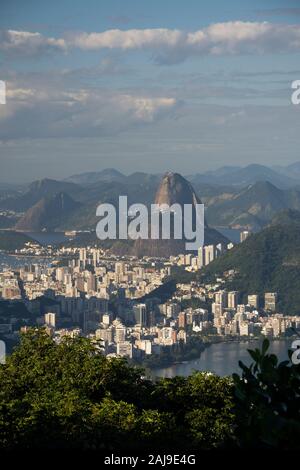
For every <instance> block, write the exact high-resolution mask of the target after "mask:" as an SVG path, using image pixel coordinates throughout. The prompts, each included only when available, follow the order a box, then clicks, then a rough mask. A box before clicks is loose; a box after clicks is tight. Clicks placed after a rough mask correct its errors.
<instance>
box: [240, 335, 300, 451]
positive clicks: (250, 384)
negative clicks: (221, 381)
mask: <svg viewBox="0 0 300 470" xmlns="http://www.w3.org/2000/svg"><path fill="white" fill-rule="evenodd" d="M268 348H269V341H268V340H267V339H265V340H264V342H263V345H262V349H261V351H260V350H259V349H255V350H254V351H251V350H250V351H249V354H250V355H251V357H252V359H253V360H254V362H253V363H252V364H251V365H250V367H247V366H246V365H245V364H243V363H242V362H240V363H239V365H240V367H241V369H242V376H241V377H240V376H239V375H237V374H234V375H233V379H234V383H235V402H236V410H235V414H236V419H237V425H238V426H237V430H236V434H237V436H238V442H239V445H240V446H242V447H263V448H279V449H297V448H299V446H300V366H299V365H294V364H292V362H291V355H292V352H291V351H289V358H290V360H289V361H284V362H281V363H278V359H277V357H276V356H275V355H274V354H267V351H268Z"/></svg>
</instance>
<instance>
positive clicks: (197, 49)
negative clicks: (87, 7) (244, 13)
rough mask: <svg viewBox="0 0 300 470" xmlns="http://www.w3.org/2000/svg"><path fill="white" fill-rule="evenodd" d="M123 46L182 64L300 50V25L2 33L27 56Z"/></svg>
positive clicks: (9, 46) (10, 49) (1, 43)
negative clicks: (206, 57)
mask: <svg viewBox="0 0 300 470" xmlns="http://www.w3.org/2000/svg"><path fill="white" fill-rule="evenodd" d="M74 48H78V49H81V50H95V51H97V50H101V49H106V50H107V49H108V50H113V49H118V50H121V51H130V50H145V51H150V52H151V53H152V55H153V56H154V58H155V60H156V61H157V62H158V63H165V64H168V63H177V62H181V61H183V60H185V59H187V58H188V57H191V56H197V55H240V54H269V53H293V52H294V53H297V52H300V25H296V24H295V25H290V24H273V23H267V22H244V21H230V22H226V23H215V24H212V25H210V26H208V27H206V28H203V29H199V30H197V31H193V32H186V31H182V30H176V29H174V30H172V29H166V28H156V29H129V30H120V29H112V30H107V31H103V32H92V33H87V32H82V33H73V34H70V33H69V34H67V35H66V36H65V37H63V38H49V37H45V36H43V35H42V34H40V33H38V32H34V33H31V32H26V31H12V30H9V31H2V32H0V50H2V51H4V52H6V53H21V54H24V55H35V54H39V53H40V54H42V53H45V52H49V51H51V52H53V51H64V52H66V51H70V50H72V49H74Z"/></svg>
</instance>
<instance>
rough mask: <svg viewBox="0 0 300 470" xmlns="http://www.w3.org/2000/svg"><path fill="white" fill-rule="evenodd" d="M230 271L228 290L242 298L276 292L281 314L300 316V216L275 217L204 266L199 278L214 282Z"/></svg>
mask: <svg viewBox="0 0 300 470" xmlns="http://www.w3.org/2000/svg"><path fill="white" fill-rule="evenodd" d="M274 224H275V225H274ZM232 269H234V270H235V271H236V274H235V276H234V277H233V279H232V280H230V281H227V285H228V287H229V288H231V289H237V290H239V291H240V292H241V293H242V294H244V295H246V294H255V293H257V294H260V295H263V294H264V292H268V291H271V292H272V291H276V292H278V294H279V303H278V307H279V310H280V311H282V313H287V314H300V214H299V213H298V212H296V211H287V212H286V211H284V212H283V213H282V214H280V215H278V216H276V219H275V220H274V222H273V224H272V225H270V226H269V227H267V228H266V229H264V230H263V231H262V232H260V233H258V234H256V235H251V236H250V237H249V238H248V239H247V240H246V241H245V242H244V243H242V244H240V245H237V246H236V247H234V248H233V249H232V250H230V251H229V252H228V253H227V254H225V255H224V256H222V257H220V258H218V259H217V260H215V261H214V262H213V263H211V264H210V265H209V266H207V267H206V268H205V270H204V272H203V274H202V276H204V278H205V279H206V280H208V279H214V278H215V276H216V275H222V274H223V273H224V272H226V271H229V270H232Z"/></svg>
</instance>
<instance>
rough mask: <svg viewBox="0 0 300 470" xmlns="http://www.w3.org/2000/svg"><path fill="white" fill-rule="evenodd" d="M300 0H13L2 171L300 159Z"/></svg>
mask: <svg viewBox="0 0 300 470" xmlns="http://www.w3.org/2000/svg"><path fill="white" fill-rule="evenodd" d="M299 23H300V2H299V1H294V0H291V1H287V0H285V1H281V0H268V1H262V0H260V1H253V0H252V1H250V0H244V1H241V0H240V1H235V0H228V1H226V2H225V1H224V0H222V1H221V0H219V1H217V0H211V1H209V2H199V1H196V0H185V1H183V0H177V1H174V0H172V1H171V0H164V1H155V0H154V1H151V2H146V1H144V2H142V1H137V0H135V1H133V0H123V1H117V0H110V1H106V0H101V1H99V0H98V1H96V0H86V1H82V0H73V1H71V0H60V1H56V0H54V1H53V2H51V3H50V2H47V3H46V2H39V1H35V0H34V1H33V0H28V1H26V2H24V1H21V0H19V1H16V0H10V1H6V0H2V2H1V16H0V80H5V81H6V86H7V103H6V105H0V162H1V174H0V180H1V181H5V182H25V181H26V182H27V181H31V180H33V179H37V178H41V177H53V178H63V177H66V176H68V175H71V174H74V173H81V172H85V171H93V170H101V169H103V168H106V167H115V168H117V169H119V170H121V171H123V172H125V173H131V172H133V171H147V172H153V173H155V172H162V171H166V170H175V171H180V172H182V173H183V174H190V173H192V172H203V171H207V170H211V169H214V168H217V167H220V166H223V165H247V164H249V163H262V164H266V165H278V164H279V165H280V164H282V165H283V164H288V163H292V162H294V161H297V160H300V158H299V147H300V145H299V144H300V137H299V119H300V114H299V113H300V106H299V107H298V106H293V105H292V104H291V83H292V81H294V80H297V79H300V64H299V57H300V24H299Z"/></svg>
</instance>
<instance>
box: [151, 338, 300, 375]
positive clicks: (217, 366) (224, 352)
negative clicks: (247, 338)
mask: <svg viewBox="0 0 300 470" xmlns="http://www.w3.org/2000/svg"><path fill="white" fill-rule="evenodd" d="M291 344H292V340H288V339H287V340H280V341H272V342H271V344H270V348H269V351H270V352H272V353H274V354H276V355H277V356H278V358H279V360H280V361H283V360H286V359H288V356H287V351H288V349H290V347H291ZM260 345H261V341H251V342H244V343H217V344H212V345H211V346H209V347H208V348H206V349H205V350H204V351H203V353H202V354H201V357H200V358H199V359H193V360H191V361H188V362H187V363H185V364H174V365H173V366H170V367H164V368H161V369H155V370H153V375H154V376H156V377H164V378H171V377H175V376H176V375H181V376H183V377H187V376H188V375H190V374H191V373H192V372H193V371H195V370H200V371H211V372H215V373H216V374H218V375H221V376H225V375H231V374H232V373H233V372H240V371H241V369H240V368H239V366H238V362H239V361H242V362H244V363H245V364H247V365H249V364H250V363H251V362H253V361H252V360H251V358H250V356H249V354H248V352H247V349H254V348H256V347H258V346H260Z"/></svg>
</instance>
